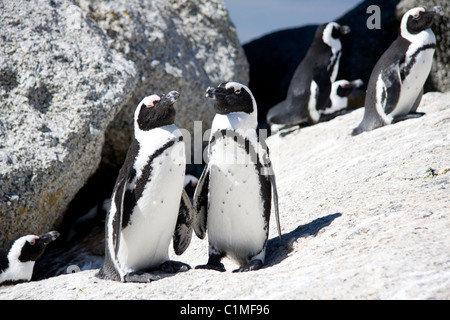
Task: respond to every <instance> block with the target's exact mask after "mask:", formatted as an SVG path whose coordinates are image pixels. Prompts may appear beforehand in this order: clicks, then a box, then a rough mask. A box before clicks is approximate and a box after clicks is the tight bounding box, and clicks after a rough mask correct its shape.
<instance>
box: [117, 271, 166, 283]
mask: <svg viewBox="0 0 450 320" xmlns="http://www.w3.org/2000/svg"><path fill="white" fill-rule="evenodd" d="M161 278H163V277H161V275H158V274H155V273H153V272H139V271H138V272H130V273H127V274H126V275H125V276H124V282H139V283H149V282H152V281H156V280H159V279H161Z"/></svg>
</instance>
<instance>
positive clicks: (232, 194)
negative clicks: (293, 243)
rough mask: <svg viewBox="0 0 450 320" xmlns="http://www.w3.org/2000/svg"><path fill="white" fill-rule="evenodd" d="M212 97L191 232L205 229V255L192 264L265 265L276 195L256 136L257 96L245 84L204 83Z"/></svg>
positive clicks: (250, 267) (264, 148)
mask: <svg viewBox="0 0 450 320" xmlns="http://www.w3.org/2000/svg"><path fill="white" fill-rule="evenodd" d="M206 96H207V97H208V98H212V99H214V101H215V104H214V108H215V111H216V115H215V117H214V120H213V123H212V128H211V137H210V141H209V146H208V162H207V165H206V167H205V169H204V171H203V173H202V175H201V177H200V179H199V181H198V184H197V188H196V191H195V194H194V210H195V216H194V231H195V233H196V235H197V236H198V237H199V238H200V239H203V238H204V237H205V235H206V233H208V242H209V259H208V262H207V264H206V265H200V266H197V267H196V269H212V270H217V271H222V272H223V271H225V267H224V265H223V264H222V263H221V260H222V258H223V257H225V256H229V257H230V258H232V259H233V260H235V261H236V262H237V263H238V264H239V268H238V269H236V270H234V272H245V271H250V270H258V269H260V268H261V267H262V266H263V265H264V259H265V250H266V245H267V239H268V233H269V220H270V212H271V201H272V199H273V202H274V211H275V218H276V223H277V227H278V234H279V236H280V238H281V231H280V222H279V213H278V194H277V189H276V184H275V175H274V172H273V168H272V164H271V162H270V159H269V153H268V148H267V146H266V145H265V142H264V140H263V138H262V137H260V136H259V130H257V129H258V128H257V127H258V123H257V105H256V101H255V99H254V97H253V95H252V93H251V91H250V90H249V88H248V87H246V86H244V85H242V84H240V83H237V82H227V83H221V84H220V85H219V86H217V87H216V88H211V87H209V88H208V89H207V94H206Z"/></svg>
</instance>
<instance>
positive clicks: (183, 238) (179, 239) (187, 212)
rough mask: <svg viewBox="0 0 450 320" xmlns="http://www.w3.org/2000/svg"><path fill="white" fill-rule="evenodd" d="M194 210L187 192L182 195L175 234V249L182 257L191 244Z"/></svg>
mask: <svg viewBox="0 0 450 320" xmlns="http://www.w3.org/2000/svg"><path fill="white" fill-rule="evenodd" d="M192 218H193V208H192V205H191V201H190V200H189V197H188V195H187V194H186V191H184V190H183V192H182V194H181V201H180V210H179V211H178V219H177V224H176V226H175V232H174V234H173V248H174V250H175V253H176V254H177V255H181V254H182V253H183V252H184V251H185V250H186V249H187V248H188V247H189V244H190V243H191V238H192Z"/></svg>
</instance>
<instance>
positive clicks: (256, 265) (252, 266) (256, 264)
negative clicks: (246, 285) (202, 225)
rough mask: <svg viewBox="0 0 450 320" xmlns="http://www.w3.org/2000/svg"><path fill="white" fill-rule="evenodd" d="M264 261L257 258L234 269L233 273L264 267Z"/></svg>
mask: <svg viewBox="0 0 450 320" xmlns="http://www.w3.org/2000/svg"><path fill="white" fill-rule="evenodd" d="M263 265H264V263H263V262H262V261H261V260H259V259H255V260H252V261H250V262H249V263H247V264H246V265H245V266H243V267H240V268H239V269H236V270H233V273H236V272H247V271H256V270H259V269H261V268H262V267H263Z"/></svg>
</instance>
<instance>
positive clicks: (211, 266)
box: [195, 262, 227, 272]
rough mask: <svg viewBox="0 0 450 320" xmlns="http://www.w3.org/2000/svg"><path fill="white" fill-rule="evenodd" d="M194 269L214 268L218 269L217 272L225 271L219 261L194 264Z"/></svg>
mask: <svg viewBox="0 0 450 320" xmlns="http://www.w3.org/2000/svg"><path fill="white" fill-rule="evenodd" d="M195 269H203V270H215V271H219V272H225V271H227V270H226V269H225V266H224V265H223V263H221V262H220V263H219V264H210V263H207V264H202V265H199V266H196V267H195Z"/></svg>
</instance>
